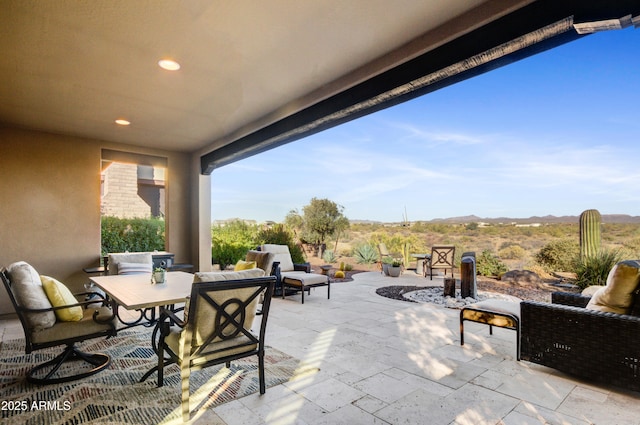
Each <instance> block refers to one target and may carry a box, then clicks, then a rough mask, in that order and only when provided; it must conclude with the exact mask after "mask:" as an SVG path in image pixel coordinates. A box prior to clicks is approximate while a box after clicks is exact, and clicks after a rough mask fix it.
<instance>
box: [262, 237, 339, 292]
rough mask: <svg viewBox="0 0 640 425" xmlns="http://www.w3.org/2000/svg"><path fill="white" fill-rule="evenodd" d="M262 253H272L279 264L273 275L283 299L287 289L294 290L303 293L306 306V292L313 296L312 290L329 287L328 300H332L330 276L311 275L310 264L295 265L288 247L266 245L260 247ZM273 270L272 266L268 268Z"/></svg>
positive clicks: (274, 260)
mask: <svg viewBox="0 0 640 425" xmlns="http://www.w3.org/2000/svg"><path fill="white" fill-rule="evenodd" d="M260 251H262V252H270V253H272V254H273V260H272V262H273V263H278V264H277V266H276V267H275V268H274V271H273V274H274V275H275V276H276V279H277V282H278V284H279V286H280V292H281V294H282V298H284V297H285V296H286V295H287V289H288V288H289V289H294V290H295V291H296V292H297V291H300V292H301V293H302V304H304V292H305V291H307V294H308V295H311V288H316V287H318V286H326V287H327V299H329V298H331V281H330V280H329V276H328V275H324V274H317V273H311V265H310V264H309V263H304V264H294V263H293V260H292V259H291V253H290V252H289V247H288V246H287V245H274V244H265V245H262V246H261V247H260ZM266 268H267V269H268V270H269V269H271V266H270V265H267V267H266Z"/></svg>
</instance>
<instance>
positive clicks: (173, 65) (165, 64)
mask: <svg viewBox="0 0 640 425" xmlns="http://www.w3.org/2000/svg"><path fill="white" fill-rule="evenodd" d="M158 65H159V66H160V68H162V69H166V70H167V71H177V70H179V69H180V64H179V63H178V62H176V61H174V60H172V59H160V60H159V61H158Z"/></svg>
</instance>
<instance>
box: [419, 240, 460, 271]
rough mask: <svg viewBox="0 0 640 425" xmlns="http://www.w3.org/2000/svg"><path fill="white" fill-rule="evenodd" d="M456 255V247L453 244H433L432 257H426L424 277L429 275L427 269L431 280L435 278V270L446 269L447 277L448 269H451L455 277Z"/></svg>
mask: <svg viewBox="0 0 640 425" xmlns="http://www.w3.org/2000/svg"><path fill="white" fill-rule="evenodd" d="M455 255H456V247H455V246H453V245H438V246H433V247H432V248H431V257H430V258H426V259H425V267H424V277H427V270H428V271H429V278H430V279H431V280H433V271H434V270H444V275H445V277H446V276H447V270H448V269H451V277H453V268H454V261H455Z"/></svg>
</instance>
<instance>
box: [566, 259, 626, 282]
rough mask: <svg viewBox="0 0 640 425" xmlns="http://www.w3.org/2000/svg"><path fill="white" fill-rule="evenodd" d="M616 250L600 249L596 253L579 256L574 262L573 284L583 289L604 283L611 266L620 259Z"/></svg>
mask: <svg viewBox="0 0 640 425" xmlns="http://www.w3.org/2000/svg"><path fill="white" fill-rule="evenodd" d="M620 259H621V255H620V252H619V251H617V250H600V251H598V253H597V254H596V255H592V256H587V257H585V258H580V259H579V260H578V261H577V263H576V269H575V272H576V282H575V284H576V285H578V287H580V289H584V288H586V287H587V286H591V285H605V284H606V283H607V276H608V275H609V271H611V269H612V268H613V266H614V265H615V264H616V263H617V262H618V261H620Z"/></svg>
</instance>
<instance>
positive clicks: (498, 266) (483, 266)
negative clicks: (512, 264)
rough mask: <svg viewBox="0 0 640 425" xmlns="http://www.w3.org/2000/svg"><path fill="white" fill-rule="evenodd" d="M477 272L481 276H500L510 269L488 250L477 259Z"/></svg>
mask: <svg viewBox="0 0 640 425" xmlns="http://www.w3.org/2000/svg"><path fill="white" fill-rule="evenodd" d="M476 271H477V273H478V274H479V275H480V276H500V275H501V274H503V273H505V272H507V271H508V269H507V266H506V265H505V264H504V263H503V262H502V261H500V259H499V258H498V257H496V256H495V255H493V253H492V252H491V251H489V250H488V249H485V250H484V251H482V253H481V254H480V255H479V256H478V257H477V258H476Z"/></svg>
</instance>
